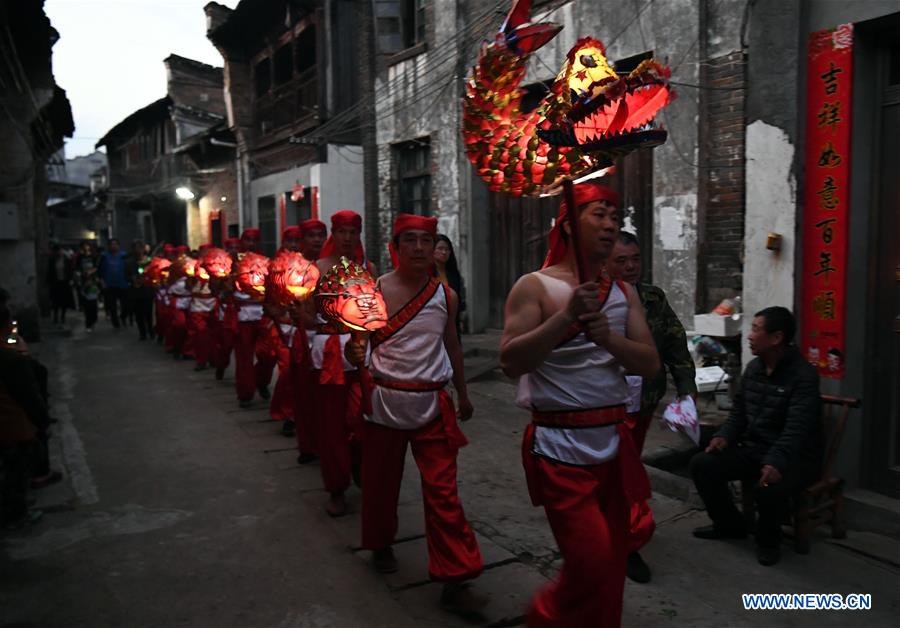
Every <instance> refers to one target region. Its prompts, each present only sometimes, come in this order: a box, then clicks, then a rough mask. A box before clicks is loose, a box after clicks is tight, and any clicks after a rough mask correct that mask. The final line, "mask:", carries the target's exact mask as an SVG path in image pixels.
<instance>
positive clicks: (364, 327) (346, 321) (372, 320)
mask: <svg viewBox="0 0 900 628" xmlns="http://www.w3.org/2000/svg"><path fill="white" fill-rule="evenodd" d="M316 303H317V305H318V308H319V312H320V313H321V314H322V316H324V317H325V318H327V319H328V320H330V321H333V322H335V323H338V324H340V325H344V326H346V327H349V328H350V329H353V330H356V331H375V330H376V329H380V328H382V327H384V326H385V325H386V324H387V306H386V305H385V303H384V297H383V296H382V295H381V291H380V290H379V289H378V287H377V286H376V284H375V278H374V277H373V276H372V274H371V273H370V272H369V271H368V270H366V269H365V268H364V267H363V266H361V265H359V264H357V263H356V262H353V261H351V260H349V259H347V258H346V257H342V258H341V259H340V261H339V262H338V263H337V264H335V265H334V267H333V268H332V269H331V270H329V271H328V272H327V273H325V274H324V275H323V276H322V279H321V280H320V281H319V287H318V290H317V291H316Z"/></svg>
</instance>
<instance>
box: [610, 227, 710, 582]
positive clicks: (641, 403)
mask: <svg viewBox="0 0 900 628" xmlns="http://www.w3.org/2000/svg"><path fill="white" fill-rule="evenodd" d="M607 271H608V272H609V274H610V276H611V277H612V278H613V279H619V280H621V281H626V282H628V283H630V284H631V285H633V286H634V288H635V290H636V291H637V293H638V297H640V299H641V305H643V307H644V314H645V316H646V319H647V326H648V327H649V328H650V333H651V334H652V335H653V343H654V344H655V345H656V351H657V353H659V359H660V361H661V362H662V366H661V368H660V369H659V372H658V373H657V374H656V375H655V376H653V377H640V376H637V375H627V376H626V377H625V379H626V381H627V382H628V388H629V404H628V405H629V407H628V418H627V419H626V420H625V424H626V425H627V426H628V428H629V430H628V431H629V433H630V434H631V436H632V438H633V440H634V444H635V447H636V448H637V450H638V453H639V454H640V453H641V452H642V451H643V449H644V439H645V438H646V436H647V429H648V428H649V427H650V423H651V422H652V421H653V415H654V413H655V411H656V407H657V406H658V405H659V402H660V400H661V399H662V398H663V397H664V396H665V394H666V369H668V371H669V373H671V374H672V380H673V382H674V383H675V389H676V391H677V394H678V396H679V397H687V396H692V397H694V398H696V396H697V384H696V382H695V375H696V373H695V371H694V361H693V359H692V358H691V354H690V351H688V347H687V336H686V334H685V331H684V325H682V324H681V321H680V320H678V316H677V315H676V314H675V312H674V311H673V310H672V308H671V306H669V301H668V299H667V298H666V293H665V292H664V291H663V290H662V288H658V287H657V286H654V285H652V284H649V283H645V282H643V281H641V279H642V277H643V264H642V261H641V248H640V245H639V244H638V241H637V238H636V237H634V235H633V234H631V233H628V232H627V231H620V232H619V235H618V238H617V240H616V244H615V246H613V250H612V255H610V258H609V262H608V263H607ZM655 528H656V524H655V523H654V521H653V513H652V512H651V511H650V506H649V505H648V504H647V502H642V503H640V504H632V505H631V523H630V530H629V548H628V550H629V554H628V565H627V567H628V571H627V574H628V577H629V578H630V579H631V580H633V581H634V582H641V583H645V582H649V581H650V577H651V574H650V567H649V566H648V565H647V563H645V562H644V560H643V558H641V555H640V554H639V553H638V550H639V549H640V548H641V547H643V546H644V545H646V544H647V543H648V542H649V541H650V537H651V536H652V535H653V531H654V529H655Z"/></svg>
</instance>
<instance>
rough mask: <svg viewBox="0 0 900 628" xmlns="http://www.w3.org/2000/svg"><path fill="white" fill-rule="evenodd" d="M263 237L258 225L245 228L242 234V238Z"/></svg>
mask: <svg viewBox="0 0 900 628" xmlns="http://www.w3.org/2000/svg"><path fill="white" fill-rule="evenodd" d="M260 237H262V232H261V231H260V230H259V229H257V228H256V227H248V228H246V229H244V233H242V234H241V240H243V239H244V238H260Z"/></svg>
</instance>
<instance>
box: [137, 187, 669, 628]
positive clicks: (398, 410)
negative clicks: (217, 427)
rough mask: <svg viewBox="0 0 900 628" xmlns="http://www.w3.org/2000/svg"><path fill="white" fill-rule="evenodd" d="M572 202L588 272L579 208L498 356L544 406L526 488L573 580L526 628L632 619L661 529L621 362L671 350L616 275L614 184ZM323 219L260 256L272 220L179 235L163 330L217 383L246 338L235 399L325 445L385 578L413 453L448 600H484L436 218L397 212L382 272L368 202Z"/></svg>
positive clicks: (523, 283)
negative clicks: (462, 491) (635, 589)
mask: <svg viewBox="0 0 900 628" xmlns="http://www.w3.org/2000/svg"><path fill="white" fill-rule="evenodd" d="M574 198H575V205H576V206H575V207H574V208H573V211H572V212H571V215H573V216H574V219H576V220H578V224H577V225H576V226H578V229H577V230H576V231H575V233H576V234H577V237H578V241H579V242H580V243H581V245H580V249H581V252H580V255H582V256H583V259H584V260H585V262H584V263H585V264H586V265H587V272H588V276H589V277H590V278H591V279H590V280H589V281H582V280H580V279H579V273H578V266H579V263H578V261H577V258H576V252H575V247H573V246H571V243H572V238H573V235H572V234H573V230H572V228H571V225H570V224H569V215H570V214H569V213H567V212H566V209H567V208H566V207H565V202H564V203H563V207H562V209H561V212H560V219H559V220H558V221H557V223H556V225H555V227H554V228H553V230H552V232H551V235H550V252H549V254H548V256H547V260H546V262H545V265H544V267H543V268H542V269H541V270H539V271H537V272H534V273H531V274H529V275H526V276H524V277H522V278H521V279H520V280H519V282H518V283H517V284H516V285H515V286H514V287H513V289H512V291H511V292H510V294H509V297H508V300H507V304H506V319H505V325H506V326H505V329H504V332H503V338H502V345H501V352H500V362H501V366H502V368H503V370H504V372H505V373H506V374H507V375H509V376H512V377H518V378H520V383H519V395H518V403H519V404H520V405H522V406H523V407H525V408H527V409H528V410H529V411H530V412H531V417H532V418H531V423H530V425H529V426H528V429H527V430H526V433H525V438H524V442H523V443H522V458H523V465H524V468H525V475H526V479H527V485H528V491H529V494H530V498H531V500H532V502H533V503H534V505H536V506H542V507H543V508H544V510H545V512H546V516H547V520H548V523H549V525H550V528H551V529H552V532H553V534H554V537H555V538H556V542H557V544H558V546H559V548H560V552H561V554H562V557H563V567H562V571H561V574H560V577H559V579H558V580H557V581H556V582H555V583H553V584H552V585H550V586H548V587H546V588H545V589H543V590H541V591H539V592H537V593H536V594H535V596H534V598H533V599H532V602H531V605H530V608H529V610H528V616H527V623H528V625H529V626H560V627H563V626H566V627H569V626H618V625H619V623H620V618H621V612H622V596H623V590H624V580H625V575H626V559H627V556H628V553H629V551H633V549H634V548H635V547H639V546H640V545H642V544H643V543H645V542H646V540H647V537H648V535H649V533H652V527H651V528H650V530H649V533H648V532H647V525H644V526H643V531H642V532H640V534H642V535H643V537H642V538H641V539H640V540H639V541H635V539H634V538H633V537H634V535H635V534H637V532H635V531H634V528H635V527H636V526H635V525H633V522H632V523H631V524H630V518H631V517H632V515H631V514H630V513H632V511H633V510H634V511H635V512H637V511H638V510H641V509H646V500H647V499H648V498H649V495H650V489H649V482H648V480H647V475H646V473H645V471H644V468H643V466H642V464H641V462H640V457H639V447H636V446H635V442H634V439H633V436H632V435H631V432H630V431H629V427H628V426H629V423H628V421H627V419H628V415H627V414H626V403H627V401H628V396H629V385H628V384H627V383H626V380H625V377H624V374H625V373H626V372H627V373H628V374H629V375H631V376H633V377H643V378H654V377H657V376H658V374H659V372H660V359H659V357H658V355H657V350H656V348H655V346H654V339H653V336H652V335H651V332H650V329H649V328H648V324H647V321H646V320H645V316H644V308H643V306H642V305H641V300H640V297H639V295H638V292H637V291H636V290H635V288H634V287H633V286H632V285H630V284H629V283H626V282H624V281H620V280H614V279H611V277H610V276H609V275H608V274H607V270H608V269H607V266H608V262H609V257H610V254H611V252H612V249H613V247H614V245H615V243H616V240H617V238H618V236H619V225H620V214H619V207H618V206H619V202H618V197H617V195H616V193H615V192H613V191H612V190H610V189H608V188H606V187H603V186H601V185H598V184H596V183H584V184H580V185H576V186H575V188H574ZM326 227H327V226H326V225H325V224H324V223H322V222H320V221H318V220H307V221H305V222H303V223H301V224H300V225H298V226H296V227H289V228H287V229H285V231H284V233H283V234H282V240H281V241H282V248H281V249H279V251H278V253H277V254H276V255H275V257H274V258H273V259H271V260H270V259H268V258H266V257H264V256H263V255H261V254H260V253H259V246H260V232H259V230H258V229H246V230H245V231H244V233H243V234H242V235H241V237H240V239H230V240H228V241H226V242H225V243H224V245H225V249H224V250H223V249H218V248H213V247H203V250H201V251H199V252H198V257H197V259H193V258H191V257H190V256H189V255H188V252H187V251H186V250H185V249H176V248H172V247H167V248H166V249H165V250H164V255H165V258H154V260H153V261H152V262H151V264H150V265H149V266H148V271H147V280H148V282H151V283H152V284H153V285H154V286H155V287H156V295H157V297H156V323H157V327H156V329H157V335H158V337H159V339H160V341H161V342H163V343H164V344H165V347H166V349H167V350H168V351H169V352H170V353H172V355H174V356H175V357H176V358H183V359H187V358H190V359H193V360H194V361H195V362H196V367H195V368H196V369H197V370H202V369H204V368H206V366H207V365H210V366H212V367H213V368H214V369H215V377H216V379H219V380H221V379H222V378H223V376H224V372H225V369H226V368H227V367H228V365H229V362H230V359H231V358H230V355H231V353H232V351H233V352H234V363H235V378H234V379H235V393H236V397H237V402H238V404H239V405H240V406H241V407H248V406H250V405H251V404H252V403H253V399H254V397H255V396H256V395H259V397H260V398H262V399H264V400H270V403H269V412H270V415H271V417H272V418H273V419H275V420H277V421H281V425H282V433H283V434H284V435H286V436H295V437H296V442H297V447H298V458H297V462H298V464H308V463H310V462H312V461H314V460H317V459H318V461H319V465H320V470H321V476H322V487H323V489H324V491H325V493H326V496H327V497H326V498H325V500H324V509H325V512H326V513H327V514H328V515H330V516H332V517H340V516H344V515H346V514H347V513H348V506H347V502H346V499H345V493H346V491H347V489H348V488H349V487H350V485H351V483H355V484H356V485H357V486H359V487H360V488H361V492H362V502H361V513H360V516H361V529H362V539H361V545H362V547H363V548H364V549H367V550H370V551H371V553H372V564H373V567H374V568H375V569H376V570H377V571H378V572H382V573H389V572H393V571H396V570H397V560H396V558H395V556H394V553H393V550H392V545H393V543H394V541H395V537H396V534H397V502H398V498H399V493H400V485H401V481H402V477H403V473H404V461H405V458H406V452H407V449H411V451H412V455H413V458H414V459H415V462H416V467H417V469H418V472H419V476H420V480H421V486H422V501H423V509H424V517H425V536H426V540H427V552H428V572H429V575H430V577H431V578H432V579H433V580H435V581H438V582H442V583H444V588H443V590H442V595H441V605H442V606H443V607H444V608H445V609H447V610H449V611H453V612H458V613H462V614H472V613H476V614H477V613H478V612H479V611H480V610H481V609H483V608H484V606H485V604H486V603H487V597H486V596H485V595H483V594H481V593H479V592H478V587H477V585H476V586H470V583H471V581H472V580H474V579H476V578H477V577H478V576H479V575H480V574H481V572H482V570H483V568H484V566H483V560H482V555H481V551H480V549H479V546H478V542H477V540H476V537H475V533H474V532H473V530H472V527H471V525H470V524H469V520H468V519H467V516H466V513H465V511H464V509H463V505H462V503H461V500H460V496H459V493H458V490H457V454H458V452H459V449H460V448H461V447H464V446H465V445H466V444H467V439H466V437H465V435H464V434H463V432H462V430H461V429H460V422H463V421H467V420H468V419H470V418H471V417H472V415H473V406H472V402H471V401H470V399H469V396H468V393H467V389H466V379H465V373H464V369H463V354H462V349H461V345H460V338H459V335H458V328H457V324H456V321H457V311H458V308H459V299H458V296H457V294H456V293H455V292H454V291H453V290H452V289H451V288H450V286H449V285H448V284H447V283H443V282H442V281H441V279H440V275H439V274H438V273H437V272H436V271H435V266H434V249H435V244H436V241H437V237H438V234H437V219H435V218H429V217H422V216H413V215H408V214H401V215H400V216H398V218H397V219H396V221H395V223H394V226H393V234H392V241H391V247H390V248H391V258H392V262H393V265H394V268H393V269H392V271H391V272H388V273H386V274H383V275H381V276H380V278H378V279H377V282H376V280H375V277H376V276H377V275H376V269H375V267H374V265H373V264H372V262H371V261H370V260H369V259H368V258H367V257H366V253H365V251H364V249H363V245H362V241H361V239H360V235H361V229H362V218H361V217H360V215H359V214H357V213H355V212H353V211H350V210H340V211H338V212H337V213H335V214H334V215H333V216H332V217H331V225H330V227H331V229H330V235H329V234H328V230H327V228H326ZM298 277H299V278H298ZM304 282H306V283H304ZM301 284H302V285H301ZM347 312H352V314H347ZM353 316H355V317H356V319H353ZM354 321H355V322H354ZM375 323H377V324H375ZM276 366H277V380H276V382H275V387H274V391H273V393H272V394H271V395H270V392H269V385H270V382H271V379H272V376H273V371H274V370H275V367H276ZM451 384H452V390H453V391H455V399H454V396H452V395H451V392H450V391H451V388H450V386H451ZM270 397H271V399H270ZM523 498H524V496H523ZM650 521H651V523H650V524H649V525H651V526H652V519H651V520H650Z"/></svg>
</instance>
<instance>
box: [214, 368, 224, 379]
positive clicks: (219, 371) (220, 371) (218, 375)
mask: <svg viewBox="0 0 900 628" xmlns="http://www.w3.org/2000/svg"><path fill="white" fill-rule="evenodd" d="M216 379H217V380H219V381H220V382H221V381H222V380H223V379H225V369H222V368H217V369H216Z"/></svg>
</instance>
